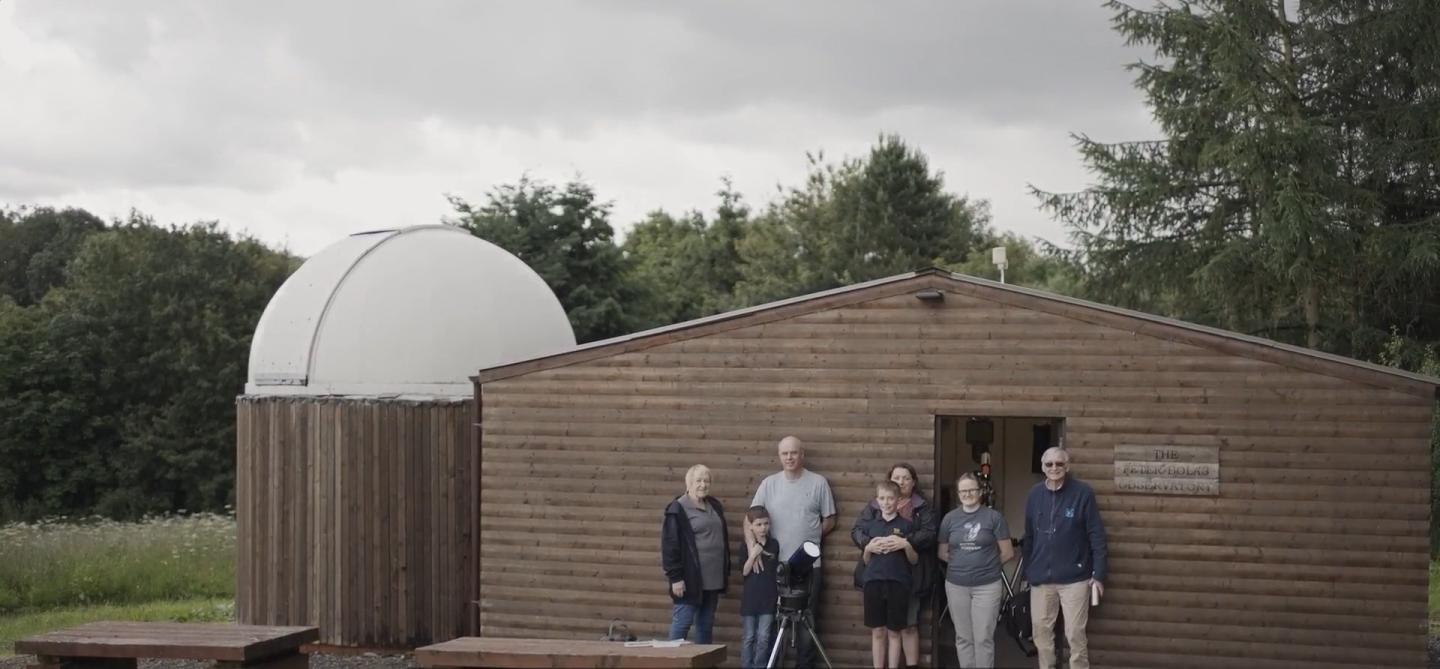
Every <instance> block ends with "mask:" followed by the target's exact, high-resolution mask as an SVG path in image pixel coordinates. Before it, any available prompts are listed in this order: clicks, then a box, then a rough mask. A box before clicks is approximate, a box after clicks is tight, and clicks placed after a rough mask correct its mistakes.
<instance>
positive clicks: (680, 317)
mask: <svg viewBox="0 0 1440 669" xmlns="http://www.w3.org/2000/svg"><path fill="white" fill-rule="evenodd" d="M717 195H719V197H720V205H719V207H718V208H717V209H716V212H715V217H714V219H712V220H710V221H706V220H705V217H704V215H703V214H701V213H700V212H698V211H697V212H691V213H689V214H687V215H685V216H682V217H675V216H671V215H670V214H668V213H666V212H664V211H655V212H652V213H651V214H650V215H649V216H648V217H646V219H645V220H643V221H641V222H639V223H637V224H636V225H635V226H634V227H633V228H631V229H630V232H629V234H627V235H626V236H625V244H624V246H623V247H622V250H623V251H624V253H625V258H626V260H627V261H628V262H627V265H626V268H625V276H624V281H625V283H626V284H627V285H628V287H629V291H630V292H631V294H633V295H634V296H635V303H634V305H633V307H632V309H631V314H632V316H633V317H634V320H635V325H636V326H637V327H638V328H639V329H645V328H651V327H658V326H663V325H669V324H671V323H678V322H681V321H687V320H691V319H694V318H700V317H702V316H708V315H710V314H714V313H717V312H721V311H725V310H726V309H730V308H732V307H733V306H734V298H733V297H732V294H733V292H734V290H735V284H736V283H737V282H738V281H739V280H740V257H739V252H738V251H737V250H736V245H737V244H738V243H739V241H740V239H741V238H742V237H743V236H744V235H745V232H746V228H747V226H748V224H749V216H750V212H749V209H748V208H746V207H745V205H744V203H743V202H742V200H741V198H740V195H739V194H738V193H736V192H735V191H734V189H733V188H732V187H731V185H730V183H729V182H728V181H727V182H726V183H725V187H724V188H723V189H722V190H720V192H719V193H717Z"/></svg>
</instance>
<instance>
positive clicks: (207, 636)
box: [15, 622, 320, 669]
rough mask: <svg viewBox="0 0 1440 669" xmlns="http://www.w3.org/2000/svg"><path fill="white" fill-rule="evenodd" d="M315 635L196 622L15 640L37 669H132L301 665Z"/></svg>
mask: <svg viewBox="0 0 1440 669" xmlns="http://www.w3.org/2000/svg"><path fill="white" fill-rule="evenodd" d="M319 638H320V630H319V629H318V628H315V627H261V626H255V625H226V624H198V623H137V622H98V623H88V624H85V625H80V626H77V627H70V628H67V629H63V630H57V631H54V632H47V633H45V634H40V635H37V636H32V637H29V638H26V639H21V640H20V641H16V642H15V652H16V653H17V654H18V653H29V654H31V655H35V656H36V657H37V658H38V660H39V663H38V664H35V665H32V666H33V667H36V668H43V669H59V668H61V667H64V668H66V669H69V668H72V667H73V668H75V669H81V668H84V669H134V667H135V666H136V662H135V660H136V659H137V658H142V657H144V658H164V659H178V660H216V661H217V666H219V667H224V668H227V669H233V668H239V667H245V669H303V668H304V667H308V666H309V664H310V662H309V656H308V655H305V654H302V653H301V652H300V646H301V645H303V644H306V643H309V642H312V641H316V640H318V639H319Z"/></svg>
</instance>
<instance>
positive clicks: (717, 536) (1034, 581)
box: [661, 436, 1107, 669]
mask: <svg viewBox="0 0 1440 669" xmlns="http://www.w3.org/2000/svg"><path fill="white" fill-rule="evenodd" d="M778 451H779V459H780V465H781V471H779V472H777V473H775V474H772V475H770V476H768V477H766V478H765V480H764V481H762V482H761V483H760V486H759V488H758V489H757V490H756V492H755V495H754V498H753V499H752V500H751V502H750V507H749V508H748V509H747V510H746V512H745V527H744V531H743V532H742V536H743V540H742V542H741V543H740V545H739V546H738V547H737V550H736V551H735V553H734V555H735V556H737V559H735V560H732V559H731V556H732V552H731V550H730V546H729V543H728V541H727V537H728V536H729V535H728V528H727V526H726V522H725V510H724V507H723V506H722V505H721V503H720V502H719V501H718V500H716V499H715V498H714V497H712V496H711V495H710V486H711V474H710V470H709V469H708V468H707V467H705V466H704V465H695V466H694V467H691V468H690V470H689V471H688V472H686V474H685V490H686V492H685V494H684V495H681V496H679V497H677V498H675V499H674V500H673V501H671V502H670V503H669V505H668V506H667V507H666V509H665V516H664V524H663V526H662V532H661V554H662V556H661V562H662V566H663V568H664V570H665V577H666V580H667V582H668V583H669V590H670V597H671V599H672V601H673V607H672V613H671V626H670V638H671V639H684V638H686V637H687V636H689V637H690V638H691V640H692V641H694V642H695V643H710V642H711V640H712V636H711V633H712V630H713V627H714V622H715V611H716V607H717V606H718V604H719V599H720V596H721V595H723V594H725V593H726V590H727V583H728V581H729V578H728V576H729V574H728V572H729V570H730V569H731V568H732V564H733V565H736V566H738V567H739V569H740V572H741V575H742V578H743V580H742V582H743V584H744V585H743V591H742V593H741V601H740V616H741V629H742V636H741V651H740V663H741V666H742V667H747V668H748V667H764V666H766V663H767V661H768V660H769V657H770V652H771V644H772V643H773V641H774V635H775V622H776V599H777V596H778V586H777V582H776V578H775V575H776V569H777V567H778V565H779V562H780V561H781V560H784V559H786V558H787V557H789V556H791V555H793V554H794V553H795V551H796V550H797V549H798V548H799V547H800V546H801V545H803V544H804V543H805V542H807V541H810V542H815V543H816V544H819V543H821V541H822V539H823V538H824V536H825V535H826V534H829V533H830V531H831V530H832V529H834V527H835V521H836V511H835V500H834V497H833V496H832V494H831V491H830V485H829V482H828V481H827V480H826V479H825V477H823V476H821V475H819V474H817V473H815V472H812V471H809V470H807V469H806V468H805V466H804V462H805V450H804V445H803V444H802V443H801V441H800V439H798V438H796V437H793V436H790V437H785V438H784V439H782V440H780V443H779V448H778ZM1069 460H1070V458H1069V454H1068V453H1067V452H1066V451H1065V450H1064V449H1061V448H1051V449H1049V450H1047V451H1045V453H1044V455H1043V456H1042V458H1041V463H1042V468H1043V470H1044V474H1045V480H1044V481H1042V482H1041V483H1038V484H1036V485H1035V487H1034V488H1033V489H1032V490H1031V491H1030V494H1029V495H1028V497H1027V498H1026V501H1025V534H1024V537H1025V541H1024V542H1023V544H1022V551H1023V553H1024V555H1025V573H1024V574H1023V575H1022V576H1023V577H1024V578H1025V580H1027V581H1028V582H1029V583H1030V603H1031V616H1032V621H1033V626H1034V640H1035V646H1036V649H1037V651H1038V656H1039V657H1038V659H1039V666H1040V667H1041V668H1042V669H1052V668H1053V667H1054V666H1055V657H1056V650H1055V643H1054V637H1055V635H1054V625H1055V621H1056V618H1057V616H1058V614H1059V613H1060V612H1061V611H1062V610H1063V612H1064V616H1065V636H1066V639H1067V641H1068V643H1069V646H1070V667H1071V669H1083V668H1085V667H1088V666H1089V661H1088V653H1087V646H1086V637H1085V624H1086V621H1087V620H1088V618H1089V606H1090V604H1091V601H1090V600H1091V598H1092V596H1093V597H1094V598H1097V599H1098V597H1100V596H1102V595H1103V593H1104V580H1105V577H1106V573H1107V566H1106V562H1107V561H1106V543H1105V528H1104V525H1103V524H1102V523H1101V520H1100V514H1099V509H1098V508H1097V506H1096V504H1095V494H1094V492H1093V491H1092V490H1091V489H1090V487H1089V486H1087V485H1085V484H1084V483H1082V482H1080V481H1077V480H1074V479H1073V478H1070V477H1069V476H1068V468H1069ZM918 483H919V477H918V476H917V474H916V471H915V468H914V467H913V466H911V465H909V464H906V463H898V464H896V465H894V466H892V467H891V468H890V471H889V472H888V473H887V475H886V478H885V479H883V480H881V481H879V482H877V484H876V486H875V499H874V500H873V501H871V502H870V503H869V504H868V505H867V506H866V507H865V508H864V510H862V511H861V513H860V515H859V516H858V517H857V518H856V520H855V524H854V526H853V528H852V529H851V532H850V538H851V541H852V542H853V543H854V544H855V547H856V548H857V549H858V550H859V551H860V559H859V560H858V561H857V564H856V570H855V586H856V587H857V588H859V589H861V590H862V591H863V592H864V595H863V602H864V617H865V626H866V627H868V628H870V630H871V656H872V661H873V663H874V666H875V667H876V668H877V669H882V668H884V667H901V666H905V667H913V666H918V663H919V658H920V633H919V620H920V610H921V608H922V606H924V605H925V604H926V603H927V602H928V601H929V600H930V599H931V595H932V593H936V592H937V589H938V588H939V584H940V583H942V582H943V583H944V594H945V599H946V602H947V603H948V607H949V612H950V617H951V621H952V622H953V624H954V627H955V649H956V653H957V656H958V659H959V663H960V666H961V667H992V666H994V663H995V648H994V641H993V639H994V634H995V626H996V622H997V620H998V617H999V607H1000V603H1001V599H1002V584H1001V569H1002V566H1003V565H1004V564H1005V563H1006V562H1009V561H1010V560H1012V559H1014V558H1015V556H1016V553H1017V551H1016V549H1015V546H1014V544H1013V542H1012V541H1011V535H1010V529H1009V526H1008V525H1007V524H1006V521H1005V518H1004V516H1002V515H1001V514H1000V513H999V512H997V511H995V510H994V509H991V508H989V507H986V506H984V505H982V504H981V486H980V482H979V481H978V480H977V478H976V477H975V476H974V475H973V474H964V475H962V476H960V477H959V480H957V481H956V482H955V485H956V492H957V494H958V497H959V500H960V504H959V506H958V507H957V508H955V509H954V510H952V511H950V512H949V513H946V514H945V516H944V518H943V519H938V520H937V516H938V511H937V510H936V508H935V507H934V506H933V505H931V504H930V503H929V502H928V501H927V500H926V499H925V497H924V495H923V494H921V492H920V490H919V489H918ZM942 563H943V566H942ZM820 566H821V565H820V563H819V562H818V561H817V562H816V563H815V564H814V568H812V569H811V570H810V571H809V576H808V578H809V582H808V591H809V596H810V601H809V603H808V606H806V607H805V615H806V616H809V618H810V622H811V624H814V619H815V617H816V616H818V614H819V607H818V603H819V597H820V592H821V590H822V587H823V577H822V574H823V570H822V569H821V568H820ZM692 633H693V634H692ZM795 642H796V655H797V657H796V666H797V667H812V666H815V659H816V654H817V653H816V649H815V647H814V644H813V643H812V642H811V639H810V638H809V634H808V633H797V634H796V636H795ZM902 660H903V665H902Z"/></svg>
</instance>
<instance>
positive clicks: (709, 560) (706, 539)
mask: <svg viewBox="0 0 1440 669" xmlns="http://www.w3.org/2000/svg"><path fill="white" fill-rule="evenodd" d="M680 508H682V509H685V517H686V518H688V519H689V520H690V530H691V531H693V532H694V533H695V550H696V552H698V553H699V554H700V555H699V558H700V589H701V590H719V589H721V588H723V587H725V535H724V534H722V533H721V531H720V514H718V513H715V509H714V508H712V507H711V506H710V503H709V502H702V503H701V505H700V506H698V507H697V506H695V505H694V502H693V500H691V499H690V496H689V495H686V496H684V497H682V498H680Z"/></svg>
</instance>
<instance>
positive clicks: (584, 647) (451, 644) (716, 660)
mask: <svg viewBox="0 0 1440 669" xmlns="http://www.w3.org/2000/svg"><path fill="white" fill-rule="evenodd" d="M415 661H416V662H418V663H419V664H420V666H422V667H503V668H506V669H525V668H535V667H545V668H549V669H592V668H593V667H605V668H607V669H631V668H635V669H673V668H675V667H716V666H719V665H720V663H721V662H724V661H725V646H724V645H723V644H685V645H683V646H677V647H675V648H650V647H637V648H626V647H625V644H623V643H620V642H617V641H570V640H564V639H492V638H480V637H471V636H467V637H460V638H459V639H452V640H450V641H446V642H445V643H437V644H435V645H433V646H424V647H422V648H416V649H415Z"/></svg>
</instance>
